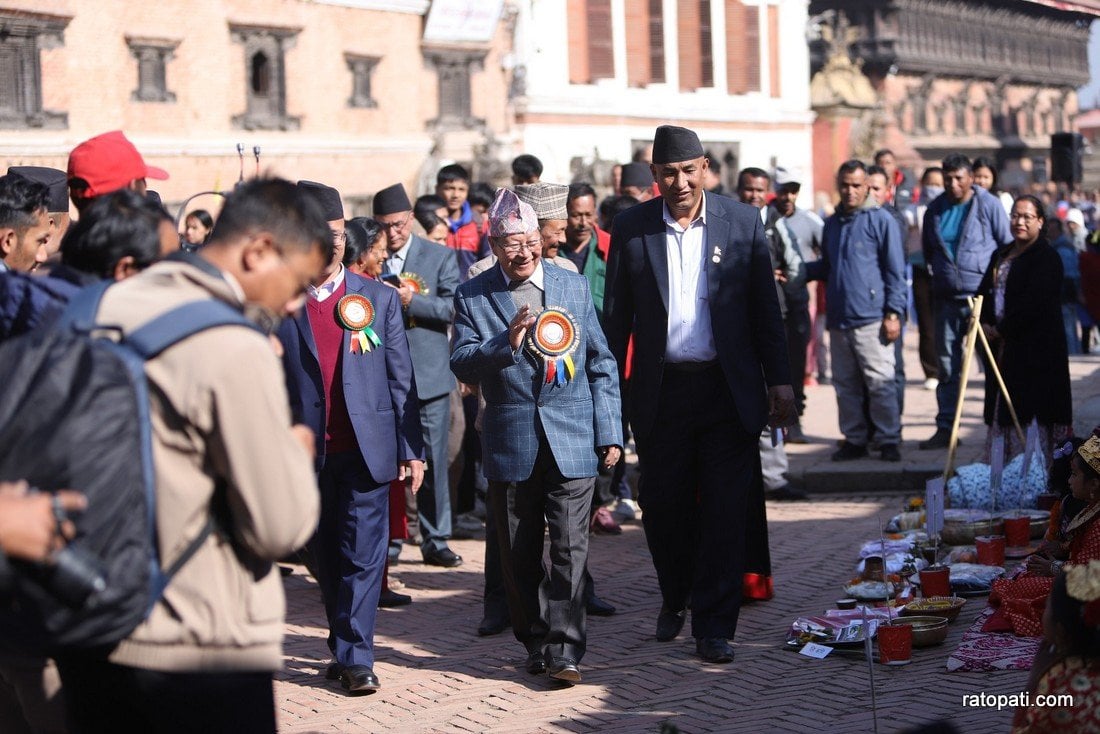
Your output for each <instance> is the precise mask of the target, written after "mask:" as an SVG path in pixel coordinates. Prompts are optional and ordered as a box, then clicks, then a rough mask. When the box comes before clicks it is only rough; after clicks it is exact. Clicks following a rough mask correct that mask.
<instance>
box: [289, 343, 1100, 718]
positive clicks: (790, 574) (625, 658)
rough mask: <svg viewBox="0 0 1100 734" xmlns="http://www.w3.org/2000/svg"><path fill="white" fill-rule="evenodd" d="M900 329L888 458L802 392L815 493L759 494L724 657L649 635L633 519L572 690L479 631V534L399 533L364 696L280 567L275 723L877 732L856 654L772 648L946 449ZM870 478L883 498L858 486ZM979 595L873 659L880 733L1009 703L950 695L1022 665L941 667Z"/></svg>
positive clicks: (606, 544) (601, 556)
mask: <svg viewBox="0 0 1100 734" xmlns="http://www.w3.org/2000/svg"><path fill="white" fill-rule="evenodd" d="M912 339H913V335H912V334H910V335H909V340H908V342H907V349H906V353H907V364H908V365H910V375H909V377H910V387H909V389H908V390H907V395H906V405H907V408H906V415H905V421H904V422H905V425H906V431H905V434H904V438H905V439H906V442H905V444H904V446H903V456H904V459H905V460H904V461H903V462H902V464H901V465H900V466H899V465H892V466H891V465H885V464H884V463H883V462H880V461H876V460H867V461H857V462H851V463H849V464H846V465H843V466H839V467H838V466H835V465H830V462H828V454H829V453H831V451H832V450H833V448H834V447H835V443H836V439H837V438H838V431H837V426H836V402H835V398H834V396H833V394H832V390H831V388H828V387H817V388H811V389H810V391H809V407H808V409H807V413H806V416H805V419H804V426H805V428H806V432H807V434H809V435H810V437H811V439H812V443H811V444H809V445H806V446H790V447H789V449H790V454H791V475H792V478H794V479H796V480H800V481H804V482H806V484H807V488H808V489H810V490H811V492H813V493H814V495H813V501H811V502H806V503H793V504H775V503H772V504H770V505H769V507H768V519H769V532H770V534H771V550H772V559H773V564H774V567H775V579H776V589H777V597H776V598H775V599H774V600H772V601H770V602H767V603H763V604H755V605H751V606H747V607H746V608H745V609H744V611H743V613H742V616H741V624H740V627H739V630H738V635H737V639H736V640H735V646H736V649H737V659H736V660H735V662H734V663H733V664H732V665H730V666H713V665H703V664H702V663H701V662H699V661H698V660H697V659H696V658H695V656H694V647H693V644H692V641H691V638H690V637H683V636H682V637H680V638H679V639H677V640H676V641H674V642H669V643H658V642H656V640H655V639H654V638H653V627H654V622H655V619H656V615H657V612H658V610H659V608H660V598H659V596H658V591H657V584H656V579H655V577H654V573H653V570H652V565H651V563H650V560H649V553H648V550H647V548H646V544H645V538H644V535H643V533H642V530H641V527H640V525H638V524H629V525H627V526H625V528H624V533H623V535H622V536H618V537H606V536H602V537H596V538H593V541H592V553H591V561H590V565H591V569H592V572H593V575H594V576H595V578H596V580H597V583H598V589H599V593H600V595H601V596H602V597H604V598H605V599H607V600H608V601H610V602H612V603H614V604H615V605H616V606H617V607H618V608H619V612H618V614H617V615H615V616H614V617H610V618H593V619H590V620H589V649H588V654H587V655H586V657H585V659H584V661H583V663H582V672H583V674H584V682H583V683H582V684H581V685H579V686H576V687H574V688H557V687H556V686H554V685H551V684H550V683H549V681H548V680H547V679H546V678H545V677H533V676H529V675H527V674H526V673H525V672H523V671H522V669H521V668H519V666H520V665H521V664H522V662H523V657H524V655H523V650H522V648H521V647H520V646H519V645H518V643H516V642H515V640H514V639H513V638H512V637H511V635H510V633H508V632H506V633H504V634H502V635H499V636H497V637H490V638H479V637H477V635H476V632H475V628H476V627H477V623H478V621H479V619H480V617H481V583H482V577H481V570H482V555H483V548H484V545H483V543H481V542H480V541H477V540H464V541H455V542H454V544H453V545H454V547H455V549H456V551H457V552H458V553H460V554H461V555H462V556H463V557H464V558H465V559H466V564H465V565H464V566H462V567H461V568H459V569H454V570H444V569H439V568H433V567H427V566H424V565H423V564H421V563H420V562H419V553H418V549H416V548H413V547H408V546H406V548H405V550H404V553H403V556H402V558H403V563H401V564H400V565H398V566H397V567H396V569H395V570H394V575H395V576H396V577H398V578H400V579H401V581H402V582H403V583H404V584H405V585H406V587H407V588H406V591H407V592H408V593H411V594H412V595H413V596H414V598H415V603H414V604H412V605H411V606H409V607H405V608H403V609H395V610H382V611H381V612H380V618H379V626H378V636H377V640H378V647H379V650H378V664H377V666H376V672H377V673H378V675H379V676H380V678H381V680H382V684H383V689H382V690H381V691H380V692H379V693H377V694H375V695H372V696H369V697H363V698H350V697H347V696H345V695H344V693H343V692H342V691H341V690H340V688H339V686H338V684H335V683H332V682H329V681H325V680H323V679H322V678H321V674H323V671H324V668H325V666H326V664H327V662H328V657H327V650H326V647H325V642H324V636H325V624H324V613H323V610H322V608H321V604H320V601H319V597H318V594H317V591H316V587H315V585H314V584H313V582H312V580H311V579H309V578H308V577H307V576H305V575H304V571H303V569H301V568H298V569H296V571H295V574H294V575H293V576H292V577H290V578H289V579H288V580H287V584H286V585H287V596H288V625H287V643H286V653H287V665H286V669H285V670H284V671H283V673H281V674H280V675H279V676H278V679H277V682H276V700H277V703H278V707H279V722H280V730H281V731H284V732H314V731H316V732H394V733H397V732H534V731H548V732H586V731H596V730H598V731H601V732H605V731H606V732H657V731H658V730H659V729H660V726H661V724H662V723H663V722H666V721H669V722H672V723H674V724H675V725H676V726H678V727H679V728H680V730H681V731H683V732H685V734H696V733H699V732H731V733H734V732H773V731H775V732H815V731H827V732H869V731H871V730H872V723H871V722H872V719H871V713H870V699H869V696H868V695H867V667H866V664H865V663H863V662H861V661H856V660H848V659H836V658H835V657H830V658H828V659H826V660H822V661H816V660H810V659H808V658H803V657H801V656H798V655H796V654H794V653H791V652H789V651H786V650H784V649H782V647H781V644H782V641H783V638H784V635H785V631H786V628H787V626H788V625H789V623H790V621H791V620H792V619H793V618H794V617H796V616H798V615H799V614H805V613H820V612H821V611H823V610H824V609H826V608H828V607H829V606H831V605H832V603H833V601H834V600H835V599H836V598H838V597H839V596H841V595H842V588H841V585H842V582H843V581H844V580H845V579H847V578H848V577H850V576H851V575H852V567H853V565H854V562H855V558H856V552H857V549H858V546H859V543H860V541H861V540H864V539H868V538H872V537H875V536H876V535H877V533H878V528H879V523H880V521H885V520H886V519H887V518H889V517H890V516H891V515H892V514H893V512H894V510H895V509H896V508H897V507H898V506H899V505H900V503H901V500H902V495H900V494H896V492H897V491H898V489H899V487H902V486H905V485H906V484H907V477H909V476H911V475H913V474H914V473H915V472H918V471H931V472H937V471H942V466H943V460H944V453H945V452H942V451H939V452H919V451H917V449H916V445H915V442H916V441H917V440H920V439H923V438H926V437H927V435H930V434H931V432H932V425H933V423H932V417H933V416H934V411H935V398H934V394H933V393H930V392H928V391H925V390H923V389H922V388H921V387H920V382H921V380H918V379H917V378H918V373H919V366H917V362H916V353H915V349H914V344H913V343H912ZM1098 369H1100V360H1098V359H1097V358H1096V357H1082V358H1074V359H1073V360H1071V375H1072V377H1073V383H1074V384H1073V390H1074V405H1075V411H1076V413H1077V416H1076V418H1077V420H1076V423H1077V430H1078V431H1079V432H1081V431H1084V430H1086V428H1091V426H1093V425H1095V424H1097V423H1100V380H1098V379H1097V377H1096V373H1097V370H1098ZM921 377H922V376H921ZM981 390H982V382H981V376H980V375H976V379H975V380H974V381H973V382H972V386H971V389H970V392H969V393H968V396H967V415H966V418H965V420H964V423H963V426H964V428H963V433H962V435H963V439H964V444H963V449H962V452H961V456H960V463H966V462H967V461H972V460H975V459H976V458H977V456H978V454H979V453H980V451H981V444H982V443H983V440H984V426H982V425H981V423H980V409H981V407H980V406H981V403H980V396H981ZM922 467H923V469H922ZM819 492H826V493H819ZM837 492H843V494H837ZM879 492H885V494H868V493H879ZM890 492H895V494H889V493H890ZM984 603H985V600H984V599H980V598H979V599H973V600H971V601H970V602H969V603H968V604H967V606H966V607H965V608H964V610H963V613H962V615H960V618H959V619H958V621H956V622H955V623H954V624H953V625H952V626H951V631H950V635H949V636H948V639H947V642H946V643H945V644H944V645H942V646H940V647H936V648H931V649H928V650H921V651H917V652H916V655H915V657H914V662H913V663H912V664H911V665H908V666H905V667H902V668H887V667H885V666H876V668H875V679H876V683H877V686H876V690H877V692H878V702H879V731H881V732H896V731H901V730H903V729H904V728H905V727H907V726H909V725H912V724H916V723H920V722H927V721H933V720H935V719H937V718H949V719H951V720H952V721H953V722H955V724H956V725H958V726H959V728H960V729H961V730H963V731H966V732H967V733H968V734H977V733H979V732H1003V731H1007V730H1008V728H1009V726H1010V722H1011V718H1012V712H1011V711H1008V710H1006V711H1000V712H998V711H996V710H990V709H965V708H963V707H962V705H961V701H962V695H963V694H973V693H979V692H982V691H985V692H987V693H991V694H995V693H1012V692H1016V691H1019V690H1021V689H1022V688H1023V686H1024V684H1025V683H1026V677H1027V676H1026V673H1025V672H1023V671H1014V672H1012V671H1010V672H997V673H948V672H947V671H946V668H945V663H946V659H947V656H948V655H949V654H950V652H951V651H952V650H953V649H954V647H955V645H956V644H957V642H958V641H959V639H960V638H961V636H962V633H963V631H964V630H965V629H966V628H967V627H968V626H969V624H970V622H971V621H972V620H973V618H974V617H975V616H976V615H977V613H978V612H979V611H980V610H981V608H982V606H983V605H984Z"/></svg>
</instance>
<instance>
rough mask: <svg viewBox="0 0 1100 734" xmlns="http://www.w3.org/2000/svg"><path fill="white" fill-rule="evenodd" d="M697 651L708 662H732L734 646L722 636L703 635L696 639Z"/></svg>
mask: <svg viewBox="0 0 1100 734" xmlns="http://www.w3.org/2000/svg"><path fill="white" fill-rule="evenodd" d="M695 652H697V653H699V657H701V658H703V660H705V661H706V662H708V663H732V662H733V648H732V647H730V644H729V642H727V641H726V640H723V639H722V638H721V637H701V638H699V639H697V640H696V641H695Z"/></svg>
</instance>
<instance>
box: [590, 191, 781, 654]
mask: <svg viewBox="0 0 1100 734" xmlns="http://www.w3.org/2000/svg"><path fill="white" fill-rule="evenodd" d="M705 207H706V237H705V240H704V243H703V257H704V266H705V271H706V294H705V295H706V300H705V301H702V300H699V301H697V303H705V304H706V306H704V307H706V308H709V312H710V319H711V330H712V334H713V338H714V345H715V349H716V351H717V360H716V363H715V364H713V365H709V366H708V365H699V364H696V365H679V364H671V363H666V359H665V352H666V342H667V335H668V300H669V299H668V288H669V276H668V253H667V244H666V239H665V238H666V231H665V230H666V227H665V223H664V219H663V216H662V214H663V211H664V200H663V199H661V198H656V199H652V200H650V201H647V202H645V203H642V204H639V205H638V206H635V207H632V208H631V209H628V210H627V211H625V212H623V213H622V214H620V215H619V216H618V217H616V219H615V224H614V227H613V228H612V236H611V254H610V258H609V262H608V271H607V279H608V284H607V291H606V296H605V303H604V327H605V330H606V332H607V337H608V342H609V344H610V346H611V350H612V353H613V354H614V355H615V357H616V359H617V360H618V362H619V367H620V369H625V367H626V355H627V341H628V339H629V338H630V336H631V334H633V337H634V342H633V344H634V350H633V363H632V365H631V388H630V393H629V400H628V404H627V409H626V413H627V416H628V418H629V420H630V424H631V427H632V430H633V432H634V436H635V442H636V444H637V449H638V457H639V460H640V464H641V471H642V475H641V482H640V486H639V498H638V499H639V502H640V504H641V507H642V511H643V518H642V520H643V525H644V527H645V531H646V540H647V542H648V544H649V549H650V553H651V555H652V557H653V563H654V566H655V568H656V571H657V580H658V583H659V584H660V588H661V595H662V597H663V600H664V604H665V606H667V607H668V608H669V609H672V610H680V609H683V608H684V607H685V605H686V604H687V602H688V600H689V598H690V601H691V609H692V635H693V636H695V637H697V638H710V637H720V638H732V637H733V636H734V632H735V630H736V628H737V616H738V612H739V610H740V605H741V597H742V577H743V573H744V571H745V549H746V515H747V513H748V507H749V493H750V490H751V487H752V486H753V482H759V481H760V457H759V448H758V443H757V442H758V440H759V436H760V432H761V431H762V430H763V428H764V425H765V423H766V422H767V417H768V397H767V390H766V387H768V386H773V385H786V384H790V381H791V373H790V367H789V363H788V359H787V341H786V336H785V333H784V327H783V319H782V317H781V316H780V311H779V303H778V299H777V297H776V289H775V278H774V275H773V273H772V264H771V259H770V257H769V255H768V247H767V244H766V242H765V240H764V232H763V227H762V225H761V222H760V215H759V212H758V211H757V210H756V209H754V208H753V207H751V206H748V205H745V204H741V203H739V202H735V201H732V200H730V199H726V198H724V197H720V196H713V195H707V196H706V197H705Z"/></svg>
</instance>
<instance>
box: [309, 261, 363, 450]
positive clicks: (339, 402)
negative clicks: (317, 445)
mask: <svg viewBox="0 0 1100 734" xmlns="http://www.w3.org/2000/svg"><path fill="white" fill-rule="evenodd" d="M345 293H347V282H346V281H345V282H343V283H341V284H340V287H338V288H337V289H336V291H335V292H334V293H333V294H332V295H331V296H329V297H328V298H326V299H325V300H324V301H318V300H317V299H316V298H307V299H306V311H307V314H308V316H309V327H310V329H312V330H313V341H314V342H315V343H316V344H317V361H318V362H320V364H321V379H322V380H323V381H324V385H325V400H326V403H325V406H326V410H325V453H326V454H335V453H337V452H340V451H354V450H356V449H357V448H358V446H359V445H358V443H357V442H356V440H355V429H354V428H353V427H352V425H351V418H350V417H349V416H348V405H347V402H346V401H345V400H344V374H343V373H344V370H343V363H344V327H342V326H340V323H339V322H338V321H337V320H336V304H337V303H339V302H340V299H341V298H343V297H344V294H345ZM357 356H359V355H352V357H351V358H352V359H355V358H356V357H357Z"/></svg>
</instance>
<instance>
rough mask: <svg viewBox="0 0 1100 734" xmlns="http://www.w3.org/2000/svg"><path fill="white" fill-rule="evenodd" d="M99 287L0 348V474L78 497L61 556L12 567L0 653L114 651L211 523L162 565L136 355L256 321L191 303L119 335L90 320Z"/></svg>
mask: <svg viewBox="0 0 1100 734" xmlns="http://www.w3.org/2000/svg"><path fill="white" fill-rule="evenodd" d="M109 285H110V283H109V282H108V283H104V284H97V285H94V286H90V287H88V288H86V289H84V290H82V291H80V292H79V293H77V294H76V296H74V298H73V300H72V301H71V302H70V304H69V307H68V309H67V310H66V311H65V313H64V315H63V316H62V317H61V319H60V320H59V321H58V323H57V324H55V325H54V326H52V327H50V328H46V329H42V330H39V331H35V332H31V333H29V334H26V335H24V336H21V337H19V338H17V339H11V340H8V341H4V342H2V343H0V375H3V376H4V380H3V387H2V388H0V480H5V481H14V480H19V479H25V480H26V481H27V482H28V483H30V485H31V486H32V487H35V488H37V489H38V490H40V491H43V492H50V491H54V490H58V489H75V490H79V491H80V492H83V493H84V494H85V496H86V497H87V500H88V506H87V509H86V510H85V511H84V512H83V513H81V514H80V515H79V516H77V517H75V518H73V519H74V522H75V525H76V537H75V538H74V539H73V540H72V541H70V542H69V543H68V545H67V546H66V548H65V549H64V550H63V551H62V552H61V554H59V556H61V555H63V556H64V558H59V559H58V562H55V563H50V564H43V565H35V564H22V563H20V564H15V563H13V565H15V566H16V573H15V580H14V585H13V588H12V589H11V590H10V593H8V594H5V595H4V597H3V598H0V639H2V640H3V644H4V645H5V646H7V647H9V648H13V649H17V650H23V651H26V652H33V653H43V654H52V653H56V652H58V651H63V650H76V649H97V648H98V649H104V648H110V647H112V646H114V645H115V644H117V643H118V642H119V641H121V640H123V639H125V638H126V637H127V636H128V635H129V634H130V632H131V631H132V630H133V629H134V628H135V627H136V626H137V625H138V624H139V623H140V622H141V621H142V620H143V619H145V617H147V616H148V614H149V612H150V611H152V608H153V606H154V604H156V602H157V600H158V599H159V598H160V596H161V594H162V593H163V591H164V588H165V586H167V584H168V582H169V581H170V580H171V578H172V576H173V575H174V574H175V573H176V571H178V570H179V568H180V567H182V566H183V564H184V563H186V562H187V561H188V560H189V559H190V558H191V556H192V555H193V554H194V553H195V552H196V551H197V550H198V548H199V546H200V545H202V543H203V542H204V541H205V540H206V539H207V537H208V536H209V534H210V532H211V531H212V530H213V525H214V523H213V520H211V521H210V522H208V523H207V525H206V527H205V528H204V529H203V532H202V534H201V535H200V536H199V537H198V538H196V539H195V540H194V541H193V542H192V543H191V544H190V545H189V546H188V547H187V549H186V551H185V552H184V553H183V554H182V555H181V556H180V558H179V559H178V560H177V561H175V563H173V565H172V566H171V567H170V568H167V569H165V568H162V566H161V562H160V558H159V553H158V544H157V537H156V523H155V521H154V518H155V516H156V512H155V511H156V491H155V490H156V481H155V472H154V467H153V458H152V438H151V424H150V417H149V410H150V402H149V394H148V387H147V384H146V379H145V361H146V360H148V359H151V358H153V357H155V356H157V355H158V354H160V353H161V352H163V351H164V350H166V349H169V348H171V347H172V345H174V344H176V343H177V342H180V341H182V340H184V339H186V338H188V337H189V336H192V335H194V334H196V333H198V332H200V331H203V330H205V329H210V328H213V327H216V326H225V325H240V326H243V327H247V328H251V329H255V328H256V326H255V325H254V324H252V322H250V321H248V320H247V319H246V318H245V317H244V316H243V315H242V314H241V313H239V312H238V311H236V310H234V309H233V308H232V307H231V306H229V305H228V304H225V303H222V302H220V301H215V300H201V301H194V302H191V303H186V304H184V305H182V306H179V307H178V308H175V309H173V310H171V311H169V312H168V313H166V314H164V315H162V316H159V317H157V318H155V319H153V320H152V321H150V322H148V323H147V324H145V325H144V326H142V327H140V328H139V329H136V330H135V331H133V332H132V333H129V334H125V335H122V338H121V339H118V337H119V336H120V329H118V327H112V326H111V325H109V324H97V323H96V320H95V315H96V313H97V311H98V309H99V302H100V299H101V298H102V296H103V293H104V292H105V291H106V290H107V287H108V286H109ZM93 325H94V326H93ZM108 335H113V336H114V339H112V338H110V336H108ZM116 339H118V340H117V341H116Z"/></svg>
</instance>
